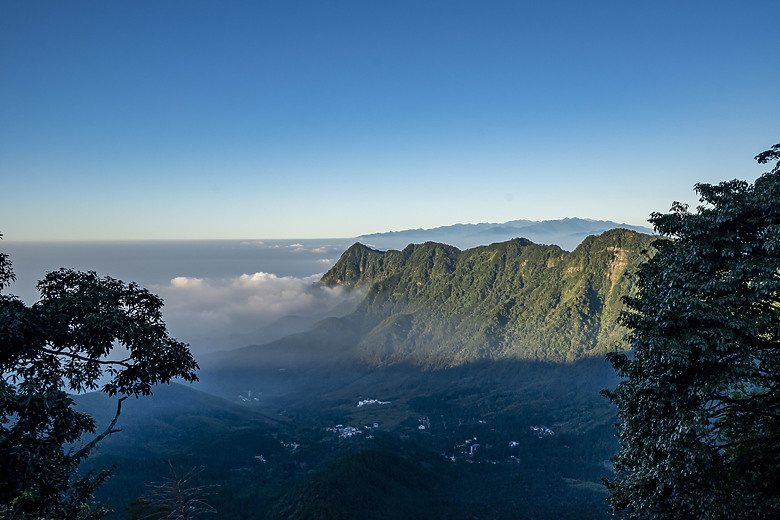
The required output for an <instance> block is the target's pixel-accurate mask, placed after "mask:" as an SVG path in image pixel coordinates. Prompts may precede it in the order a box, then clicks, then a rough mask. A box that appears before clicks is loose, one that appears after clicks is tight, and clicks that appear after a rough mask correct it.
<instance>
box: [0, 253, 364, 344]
mask: <svg viewBox="0 0 780 520" xmlns="http://www.w3.org/2000/svg"><path fill="white" fill-rule="evenodd" d="M349 245H350V242H349V241H344V240H331V241H321V240H317V241H315V240H303V241H292V240H287V241H284V240H276V241H259V240H254V241H231V240H224V241H176V242H116V243H82V244H74V243H47V244H41V243H37V244H36V243H11V242H6V241H3V242H2V243H0V246H1V247H0V250H2V251H3V252H5V253H8V254H9V256H10V258H11V261H12V262H13V267H14V271H15V272H16V274H17V282H16V283H14V284H13V285H12V286H11V287H10V288H9V289H10V290H9V292H11V293H13V294H16V295H17V296H19V297H21V298H22V299H23V300H24V301H25V302H26V303H28V304H32V303H34V302H35V301H37V299H38V293H37V291H36V290H35V283H36V281H37V280H39V279H41V278H42V277H43V276H44V275H45V274H46V272H48V271H53V270H56V269H59V268H60V267H70V268H75V269H79V270H82V271H96V272H97V273H98V274H100V275H103V276H111V277H113V278H118V279H121V280H124V281H126V282H129V281H135V282H137V283H138V284H139V285H141V286H142V287H146V288H148V289H150V290H151V291H152V292H153V293H155V294H157V295H159V296H160V297H162V298H163V300H164V302H165V305H164V307H163V317H164V319H165V321H166V323H167V325H168V330H169V332H170V333H171V335H173V336H174V337H176V338H177V339H179V340H181V341H184V342H185V343H189V344H190V346H191V347H192V350H193V351H194V352H195V353H203V352H209V351H215V350H225V349H230V348H236V347H242V346H246V345H253V344H262V343H266V342H269V341H272V340H274V339H277V338H279V337H281V336H283V335H286V334H290V333H294V332H299V331H301V330H304V329H306V328H308V327H310V326H311V325H312V324H314V323H316V321H318V320H320V319H323V318H325V317H328V316H340V315H345V314H347V313H349V312H350V311H352V310H353V309H354V308H355V306H356V305H357V304H358V303H359V302H360V300H361V299H362V294H359V293H356V292H353V291H347V290H344V289H343V288H341V287H335V288H331V287H325V286H322V285H320V284H319V283H318V281H319V279H320V277H321V276H322V273H324V272H326V271H327V270H328V269H329V268H330V267H332V266H333V264H334V263H335V262H336V260H338V258H339V256H340V255H341V253H342V252H343V251H344V250H345V249H346V248H347V247H349Z"/></svg>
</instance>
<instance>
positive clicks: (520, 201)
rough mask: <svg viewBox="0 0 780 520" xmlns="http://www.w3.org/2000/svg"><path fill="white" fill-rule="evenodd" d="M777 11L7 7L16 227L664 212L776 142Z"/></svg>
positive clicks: (4, 205)
mask: <svg viewBox="0 0 780 520" xmlns="http://www.w3.org/2000/svg"><path fill="white" fill-rule="evenodd" d="M776 11H777V4H776V2H773V1H766V2H760V1H741V2H733V1H732V2H719V1H706V2H705V1H686V2H679V1H670V2H666V1H652V2H651V1H633V2H628V1H589V2H586V1H556V0H552V1H545V2H537V1H520V0H515V1H501V0H496V1H482V2H477V1H460V0H448V1H426V0H417V1H404V0H387V1H382V0H374V1H366V0H360V1H331V0H311V1H299V0H284V1H282V0H279V1H256V2H254V1H252V2H250V1H220V2H217V1H199V0H187V1H173V0H168V1H142V0H139V1H134V2H110V1H109V2H106V1H103V0H100V1H97V0H95V1H88V0H82V1H77V2H60V1H45V0H40V1H34V2H2V3H0V74H1V75H2V76H1V78H0V182H2V194H3V197H2V201H1V202H0V232H2V233H3V235H4V239H5V240H6V241H7V242H13V241H99V240H157V239H160V240H163V239H165V240H170V239H263V238H334V237H353V236H358V235H361V234H367V233H374V232H382V231H390V230H402V229H408V228H419V227H423V228H427V227H435V226H441V225H449V224H454V223H458V222H461V223H476V222H505V221H508V220H513V219H533V220H544V219H558V218H564V217H575V216H576V217H583V218H594V219H605V220H613V221H618V222H625V223H628V224H638V225H642V224H646V221H647V218H648V216H649V214H650V213H651V212H653V211H667V210H668V209H669V208H670V206H671V204H672V202H673V201H675V200H680V201H684V202H689V203H693V204H695V202H696V197H695V194H694V192H693V186H694V184H696V183H699V182H705V183H717V182H720V181H723V180H728V179H733V178H742V179H747V180H749V181H752V180H754V179H755V178H756V177H758V176H759V175H760V174H761V173H762V172H763V171H765V170H766V169H767V168H766V167H764V166H761V165H756V164H755V161H754V160H753V157H754V156H755V155H756V154H757V153H759V152H761V151H762V150H765V149H767V148H769V147H770V146H771V145H772V144H774V143H777V142H780V104H779V103H777V92H778V90H777V89H778V85H780V67H777V66H776V64H775V63H774V62H773V61H772V60H773V59H774V58H775V54H776V52H777V49H780V32H779V31H777V27H776V23H775V20H776V16H775V13H776Z"/></svg>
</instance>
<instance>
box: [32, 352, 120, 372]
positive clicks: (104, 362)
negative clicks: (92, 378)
mask: <svg viewBox="0 0 780 520" xmlns="http://www.w3.org/2000/svg"><path fill="white" fill-rule="evenodd" d="M40 350H41V351H42V352H45V353H46V354H51V355H53V356H65V357H69V358H73V359H78V360H79V361H86V362H93V361H94V362H96V363H98V364H100V365H119V366H123V367H125V368H131V367H132V365H131V364H130V363H128V361H130V360H131V359H132V358H129V357H128V358H125V359H119V360H111V359H94V358H88V357H85V356H80V355H79V354H76V353H75V352H62V351H58V350H51V349H48V348H46V347H41V348H40Z"/></svg>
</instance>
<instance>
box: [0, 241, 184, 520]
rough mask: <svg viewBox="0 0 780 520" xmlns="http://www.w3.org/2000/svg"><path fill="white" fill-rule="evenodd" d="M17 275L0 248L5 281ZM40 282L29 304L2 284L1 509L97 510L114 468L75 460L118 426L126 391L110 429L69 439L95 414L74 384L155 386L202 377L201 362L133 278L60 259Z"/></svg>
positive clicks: (117, 391)
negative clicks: (85, 409)
mask: <svg viewBox="0 0 780 520" xmlns="http://www.w3.org/2000/svg"><path fill="white" fill-rule="evenodd" d="M13 279H14V276H13V270H12V269H11V264H10V262H9V260H8V256H7V255H5V254H0V289H4V288H5V287H6V286H7V285H8V283H10V282H11V281H13ZM37 287H38V290H39V292H40V301H38V302H37V303H35V304H33V305H31V306H28V305H26V304H25V303H24V302H22V301H21V300H20V299H19V298H17V297H16V296H12V295H6V294H0V518H3V519H22V518H24V519H33V518H35V519H43V518H47V519H54V518H56V519H97V518H101V517H102V516H104V515H105V514H106V512H107V508H106V507H105V506H103V505H100V504H96V503H95V502H94V501H93V499H92V496H93V493H94V492H95V490H96V489H97V488H98V487H99V486H100V484H101V483H102V482H103V481H104V480H105V478H106V477H107V476H108V473H109V472H108V471H102V472H99V473H93V472H90V473H89V474H87V475H82V476H79V475H78V474H77V472H76V470H77V468H78V465H79V463H80V462H82V461H83V460H84V459H86V458H87V457H88V456H89V454H90V452H91V450H92V449H93V448H94V447H95V445H96V444H97V443H98V442H99V441H100V440H101V439H103V438H105V437H106V436H107V435H110V434H112V433H114V432H116V431H118V430H117V429H116V428H115V427H116V422H117V419H118V417H119V414H120V411H121V405H122V401H123V400H124V399H125V397H122V398H120V399H118V400H117V408H116V414H115V416H114V419H113V421H112V422H111V424H110V425H109V426H108V428H106V430H105V431H103V432H102V433H100V434H98V435H95V436H94V437H93V438H92V439H91V440H89V442H85V443H84V444H83V445H81V447H72V446H74V443H78V442H79V441H81V440H82V436H83V435H84V434H85V433H95V422H94V420H93V419H92V418H91V417H89V416H88V415H86V414H83V413H79V412H77V411H76V410H75V409H74V407H73V404H74V402H73V399H72V398H71V396H70V395H69V393H68V392H76V393H78V392H84V391H88V390H97V389H98V388H100V389H101V390H102V391H104V392H106V393H107V394H108V395H109V396H115V395H117V396H118V395H124V396H129V395H132V396H138V395H149V394H151V392H152V387H153V386H154V385H156V384H158V383H167V382H169V381H170V380H171V379H173V378H176V377H181V378H183V379H184V380H187V381H194V380H196V379H197V378H196V375H195V371H196V369H197V364H196V363H195V360H194V359H193V357H192V355H191V354H190V352H189V349H188V348H187V345H185V344H183V343H181V342H179V341H177V340H175V339H173V338H171V337H170V336H168V333H167V331H166V327H165V323H164V322H163V320H162V314H161V309H162V305H163V302H162V300H161V299H160V298H158V297H157V296H155V295H153V294H151V293H150V292H149V291H147V290H146V289H142V288H140V287H138V286H137V285H136V284H134V283H130V284H125V283H123V282H121V281H119V280H115V279H113V278H109V277H99V276H98V275H97V274H95V273H94V272H86V273H85V272H79V271H74V270H70V269H60V270H59V271H55V272H51V273H48V274H47V275H46V277H45V278H44V279H43V280H41V281H40V282H39V283H38V285H37ZM101 385H102V386H101Z"/></svg>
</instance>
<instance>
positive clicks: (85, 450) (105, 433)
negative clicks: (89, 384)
mask: <svg viewBox="0 0 780 520" xmlns="http://www.w3.org/2000/svg"><path fill="white" fill-rule="evenodd" d="M125 399H127V396H125V397H122V398H120V399H119V400H118V401H117V402H116V414H114V419H113V420H112V421H111V424H109V425H108V428H106V429H105V430H104V431H103V433H101V434H100V435H98V436H97V437H95V438H94V439H92V440H91V441H90V442H89V443H88V444H87V445H86V446H84V447H83V448H81V449H80V450H79V451H77V452H76V453H75V454H73V455H71V457H70V458H71V459H72V460H80V459H83V458H86V457H87V456H88V455H89V452H90V451H92V448H94V447H95V445H96V444H97V443H98V442H100V441H102V440H103V439H105V438H106V437H108V436H109V435H111V434H112V433H117V432H121V431H122V430H121V429H114V426H116V421H117V420H118V419H119V414H120V413H121V412H122V401H124V400H125Z"/></svg>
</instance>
